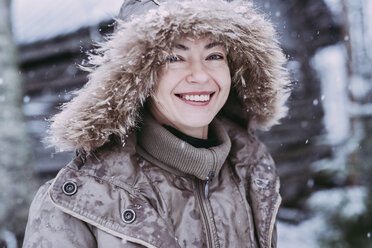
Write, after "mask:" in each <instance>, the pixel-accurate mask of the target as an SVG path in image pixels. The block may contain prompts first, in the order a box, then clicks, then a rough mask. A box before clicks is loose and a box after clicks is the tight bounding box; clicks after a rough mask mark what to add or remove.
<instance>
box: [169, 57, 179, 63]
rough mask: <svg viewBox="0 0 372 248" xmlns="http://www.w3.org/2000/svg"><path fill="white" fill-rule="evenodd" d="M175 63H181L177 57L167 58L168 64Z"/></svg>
mask: <svg viewBox="0 0 372 248" xmlns="http://www.w3.org/2000/svg"><path fill="white" fill-rule="evenodd" d="M177 61H181V59H180V58H179V57H177V56H172V57H170V58H168V62H169V63H173V62H177Z"/></svg>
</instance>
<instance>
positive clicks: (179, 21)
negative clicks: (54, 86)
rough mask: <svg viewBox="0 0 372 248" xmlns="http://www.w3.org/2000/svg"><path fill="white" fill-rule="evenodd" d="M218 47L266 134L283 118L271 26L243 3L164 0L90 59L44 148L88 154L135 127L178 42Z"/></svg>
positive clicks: (282, 84) (281, 73) (282, 85)
mask: <svg viewBox="0 0 372 248" xmlns="http://www.w3.org/2000/svg"><path fill="white" fill-rule="evenodd" d="M185 35H187V36H193V37H202V36H208V38H211V39H213V40H216V41H219V42H222V43H223V44H225V46H226V49H227V51H228V56H229V60H230V61H229V65H230V69H231V72H232V83H233V87H235V89H236V92H237V93H238V96H239V99H240V102H241V105H242V107H243V108H244V110H243V111H244V112H245V113H247V114H248V115H247V116H248V118H249V119H250V123H251V124H252V123H253V125H255V126H256V127H257V128H261V129H267V128H269V127H271V126H272V125H274V124H277V123H278V121H279V119H280V118H282V117H284V116H285V115H286V112H287V107H286V106H285V101H286V100H287V98H288V96H289V92H288V86H289V80H288V76H287V75H288V73H287V70H286V69H285V68H284V67H283V64H284V63H285V62H286V60H285V57H284V55H283V53H282V51H281V49H280V47H279V45H278V42H277V40H276V34H275V31H274V28H273V26H272V24H271V23H270V22H268V21H266V20H265V19H264V17H263V16H262V15H261V14H258V13H257V12H256V11H255V10H254V9H253V7H252V4H251V3H249V2H246V1H233V2H230V3H228V2H226V1H223V0H204V1H196V0H190V1H185V2H177V1H169V2H168V3H161V5H160V6H159V7H157V8H155V9H152V10H150V11H148V12H147V13H146V14H144V16H140V17H137V18H133V19H132V20H130V21H129V22H125V23H124V22H122V21H120V20H119V21H118V23H117V29H116V32H115V33H114V34H113V35H112V36H111V37H109V38H108V41H106V42H105V43H103V44H101V46H100V48H99V49H98V50H97V54H96V55H91V56H90V64H91V67H90V68H88V69H87V70H89V72H90V75H89V81H88V83H87V84H86V85H85V86H84V87H83V88H82V89H80V90H79V91H77V96H76V97H75V98H74V99H73V100H72V101H70V102H69V103H67V104H64V105H63V107H62V108H63V111H62V112H61V113H59V114H57V115H55V116H54V117H53V118H52V119H51V123H52V124H51V127H50V131H49V134H50V138H49V142H50V143H51V144H52V145H54V146H56V147H57V148H58V150H59V151H71V150H75V149H82V150H84V151H86V152H90V151H92V150H94V149H96V148H98V147H100V146H102V145H103V144H105V143H106V142H108V141H109V136H111V135H114V136H116V137H120V138H121V139H123V140H125V137H126V136H127V135H128V133H130V132H131V131H132V130H133V129H135V128H136V125H137V122H138V120H139V117H140V116H139V115H140V114H139V113H140V110H141V108H142V107H143V105H144V103H145V102H146V100H147V99H148V98H149V97H150V96H151V95H152V93H153V89H154V85H155V82H156V81H157V71H158V69H159V67H160V66H161V64H162V63H164V61H166V59H167V58H168V57H169V55H170V53H171V45H172V44H173V42H174V41H175V40H176V39H179V38H180V37H184V36H185Z"/></svg>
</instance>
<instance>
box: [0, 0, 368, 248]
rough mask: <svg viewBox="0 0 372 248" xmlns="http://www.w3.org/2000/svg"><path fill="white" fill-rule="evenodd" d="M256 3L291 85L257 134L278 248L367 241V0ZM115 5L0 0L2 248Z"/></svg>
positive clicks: (61, 156)
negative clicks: (274, 197) (274, 183)
mask: <svg viewBox="0 0 372 248" xmlns="http://www.w3.org/2000/svg"><path fill="white" fill-rule="evenodd" d="M255 2H256V6H257V8H258V9H259V11H260V12H263V13H265V14H266V15H267V18H269V19H271V20H272V21H273V22H274V23H275V26H276V28H277V30H278V33H279V38H280V41H281V44H282V47H283V49H284V51H285V53H286V55H287V58H288V63H287V67H288V68H289V69H290V71H291V76H292V82H293V86H292V87H293V93H292V95H291V98H290V101H289V106H290V111H289V116H288V117H287V118H286V119H284V120H283V122H282V123H283V125H279V126H277V127H275V128H273V129H272V130H271V131H270V132H266V133H258V135H259V136H260V138H261V139H262V140H263V141H264V142H265V143H266V144H267V146H268V148H269V150H270V151H271V153H272V155H273V157H274V160H275V161H276V163H277V167H278V171H279V174H280V177H281V182H282V183H281V194H282V196H283V203H282V206H281V208H280V210H279V213H278V235H279V244H278V246H279V248H291V247H296V248H298V247H302V248H314V247H337V248H338V247H340V248H355V247H358V248H363V247H372V237H371V233H372V197H371V196H372V184H371V178H372V118H371V117H372V45H371V44H372V1H371V0H256V1H255ZM121 3H122V0H105V1H103V0H79V1H76V0H54V1H48V0H0V189H1V190H0V248H2V247H9V248H16V247H20V246H21V244H22V239H23V233H24V228H25V224H26V221H27V213H28V208H29V204H30V201H31V200H32V198H33V196H34V194H35V193H36V190H37V188H38V187H39V186H40V185H41V184H42V183H44V182H45V181H47V180H49V179H51V178H53V177H54V176H55V175H56V173H57V171H58V170H59V169H60V168H62V167H63V166H64V165H65V164H66V163H67V162H68V161H69V160H70V159H71V158H72V157H73V154H66V153H55V151H54V150H53V149H50V148H45V146H44V144H43V143H42V139H43V138H44V137H45V136H46V130H47V125H48V124H47V119H48V118H49V117H50V116H52V115H53V114H55V113H57V112H58V107H59V106H60V105H61V104H62V103H63V102H66V101H68V100H70V99H71V98H72V95H71V93H70V92H71V91H72V90H76V89H79V88H80V87H82V85H83V84H84V83H85V82H86V81H87V75H86V73H85V72H83V71H80V70H79V69H78V65H81V64H83V65H84V63H85V62H86V57H87V56H86V53H87V52H89V51H92V49H94V47H93V43H94V42H97V41H103V40H104V37H105V35H108V34H110V33H111V32H112V30H113V25H114V21H113V18H114V17H115V16H116V14H117V13H118V10H119V8H120V5H121Z"/></svg>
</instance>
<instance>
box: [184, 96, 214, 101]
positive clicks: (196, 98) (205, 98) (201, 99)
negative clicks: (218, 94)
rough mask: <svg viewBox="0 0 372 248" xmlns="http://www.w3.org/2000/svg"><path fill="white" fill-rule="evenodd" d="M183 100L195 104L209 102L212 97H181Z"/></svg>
mask: <svg viewBox="0 0 372 248" xmlns="http://www.w3.org/2000/svg"><path fill="white" fill-rule="evenodd" d="M181 97H182V98H183V99H186V100H188V101H195V102H207V101H209V99H210V95H181Z"/></svg>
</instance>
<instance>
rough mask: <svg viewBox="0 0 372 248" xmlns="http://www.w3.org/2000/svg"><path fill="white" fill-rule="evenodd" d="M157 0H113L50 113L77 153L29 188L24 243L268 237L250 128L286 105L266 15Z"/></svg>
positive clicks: (185, 243)
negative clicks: (79, 73) (59, 106)
mask: <svg viewBox="0 0 372 248" xmlns="http://www.w3.org/2000/svg"><path fill="white" fill-rule="evenodd" d="M159 2H160V3H159ZM159 2H158V1H150V0H147V1H137V0H127V1H125V2H124V4H123V6H122V8H121V11H120V14H119V19H120V20H118V22H117V27H116V31H115V33H114V34H113V35H112V37H110V39H109V40H108V41H107V42H106V43H104V44H102V46H101V48H100V49H99V50H98V55H92V57H91V58H90V62H91V64H92V66H91V67H90V69H89V70H90V77H89V82H88V83H87V85H86V86H85V87H84V88H83V89H81V90H80V91H79V92H78V95H77V96H76V97H75V98H74V99H73V100H72V101H71V102H70V103H67V104H66V105H65V106H64V109H63V111H62V112H61V113H60V114H58V115H56V116H55V117H54V118H53V119H52V125H51V129H50V135H51V139H50V141H51V143H52V144H53V145H54V146H56V147H57V148H58V149H60V150H62V151H65V150H67V151H68V150H70V151H71V150H76V151H78V156H77V157H76V158H75V159H74V160H73V161H72V162H70V163H69V164H68V165H67V166H66V167H65V168H63V169H62V170H61V171H60V172H59V174H58V175H57V177H56V178H55V179H54V180H52V181H50V182H48V183H46V184H45V185H43V186H42V187H41V188H40V190H39V192H38V193H37V195H36V197H35V199H34V201H33V203H32V205H31V208H30V215H29V222H28V225H27V229H26V235H25V241H24V245H23V247H261V248H266V247H267V248H269V247H276V230H275V218H276V212H277V210H278V207H279V204H280V199H281V198H280V196H279V179H278V176H277V174H276V170H275V167H274V163H273V160H272V159H271V157H270V155H269V154H268V152H267V151H266V149H265V147H264V145H262V144H261V143H260V142H259V141H258V140H257V138H256V137H255V136H254V134H253V132H254V130H255V129H257V128H260V129H268V128H269V127H271V126H272V125H274V124H276V123H277V122H278V120H279V119H280V118H282V117H283V116H284V115H285V114H286V110H287V108H286V107H285V105H284V103H285V101H286V99H287V98H288V90H287V86H288V84H289V82H288V79H287V71H286V70H285V69H284V68H283V63H284V62H285V59H284V56H283V54H282V52H281V50H280V48H279V46H278V44H277V41H276V39H275V32H274V30H273V28H272V25H271V24H270V23H269V22H267V21H266V20H264V18H263V17H262V16H261V15H259V14H257V13H256V12H255V11H254V10H253V7H252V5H251V4H250V3H247V2H244V1H234V2H225V1H222V0H213V1H212V0H205V1H196V0H190V1H159ZM217 114H218V115H219V117H218V118H217V117H216V115H217ZM234 122H236V123H238V124H240V125H238V124H236V123H234ZM241 126H245V128H242V127H241Z"/></svg>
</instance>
